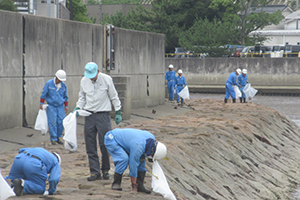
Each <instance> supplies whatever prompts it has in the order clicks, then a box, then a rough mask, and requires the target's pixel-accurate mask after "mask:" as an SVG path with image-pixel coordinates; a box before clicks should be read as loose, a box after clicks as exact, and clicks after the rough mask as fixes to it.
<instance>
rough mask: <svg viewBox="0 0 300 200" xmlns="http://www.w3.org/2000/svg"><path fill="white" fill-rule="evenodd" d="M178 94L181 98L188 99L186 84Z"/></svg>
mask: <svg viewBox="0 0 300 200" xmlns="http://www.w3.org/2000/svg"><path fill="white" fill-rule="evenodd" d="M178 95H179V96H180V97H181V98H183V99H190V93H189V88H188V86H185V87H184V88H183V89H182V90H181V91H180V92H178Z"/></svg>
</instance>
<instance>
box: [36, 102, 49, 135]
mask: <svg viewBox="0 0 300 200" xmlns="http://www.w3.org/2000/svg"><path fill="white" fill-rule="evenodd" d="M47 106H48V105H43V110H41V109H40V110H39V113H38V115H37V117H36V120H35V125H34V129H35V130H39V131H41V132H42V134H43V135H46V133H47V131H48V119H47V113H46V108H47Z"/></svg>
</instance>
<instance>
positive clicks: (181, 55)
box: [165, 52, 300, 58]
mask: <svg viewBox="0 0 300 200" xmlns="http://www.w3.org/2000/svg"><path fill="white" fill-rule="evenodd" d="M207 56H208V55H207V54H205V53H195V54H186V53H166V54H165V57H166V58H205V57H207ZM240 57H241V58H257V57H261V58H270V57H271V58H282V57H300V52H291V53H283V52H268V53H241V54H240Z"/></svg>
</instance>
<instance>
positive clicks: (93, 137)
mask: <svg viewBox="0 0 300 200" xmlns="http://www.w3.org/2000/svg"><path fill="white" fill-rule="evenodd" d="M110 130H112V128H111V117H110V113H109V112H101V113H93V114H91V115H90V116H87V117H85V124H84V139H85V147H86V153H87V155H88V159H89V166H90V172H91V174H100V163H99V157H98V153H97V135H98V141H99V146H100V150H101V154H102V167H101V170H102V171H108V170H109V169H110V163H109V156H108V152H107V150H106V147H105V145H104V136H105V134H106V133H107V132H108V131H110Z"/></svg>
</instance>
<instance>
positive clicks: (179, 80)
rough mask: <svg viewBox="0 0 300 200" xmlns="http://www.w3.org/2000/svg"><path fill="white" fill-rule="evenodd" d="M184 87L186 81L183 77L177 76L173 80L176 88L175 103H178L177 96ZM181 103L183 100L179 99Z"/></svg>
mask: <svg viewBox="0 0 300 200" xmlns="http://www.w3.org/2000/svg"><path fill="white" fill-rule="evenodd" d="M185 86H186V81H185V78H184V76H181V77H180V76H177V77H176V79H175V87H176V96H177V102H178V103H179V95H178V93H179V92H181V90H182V89H183V88H184V87H185ZM180 99H181V102H183V98H180Z"/></svg>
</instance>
